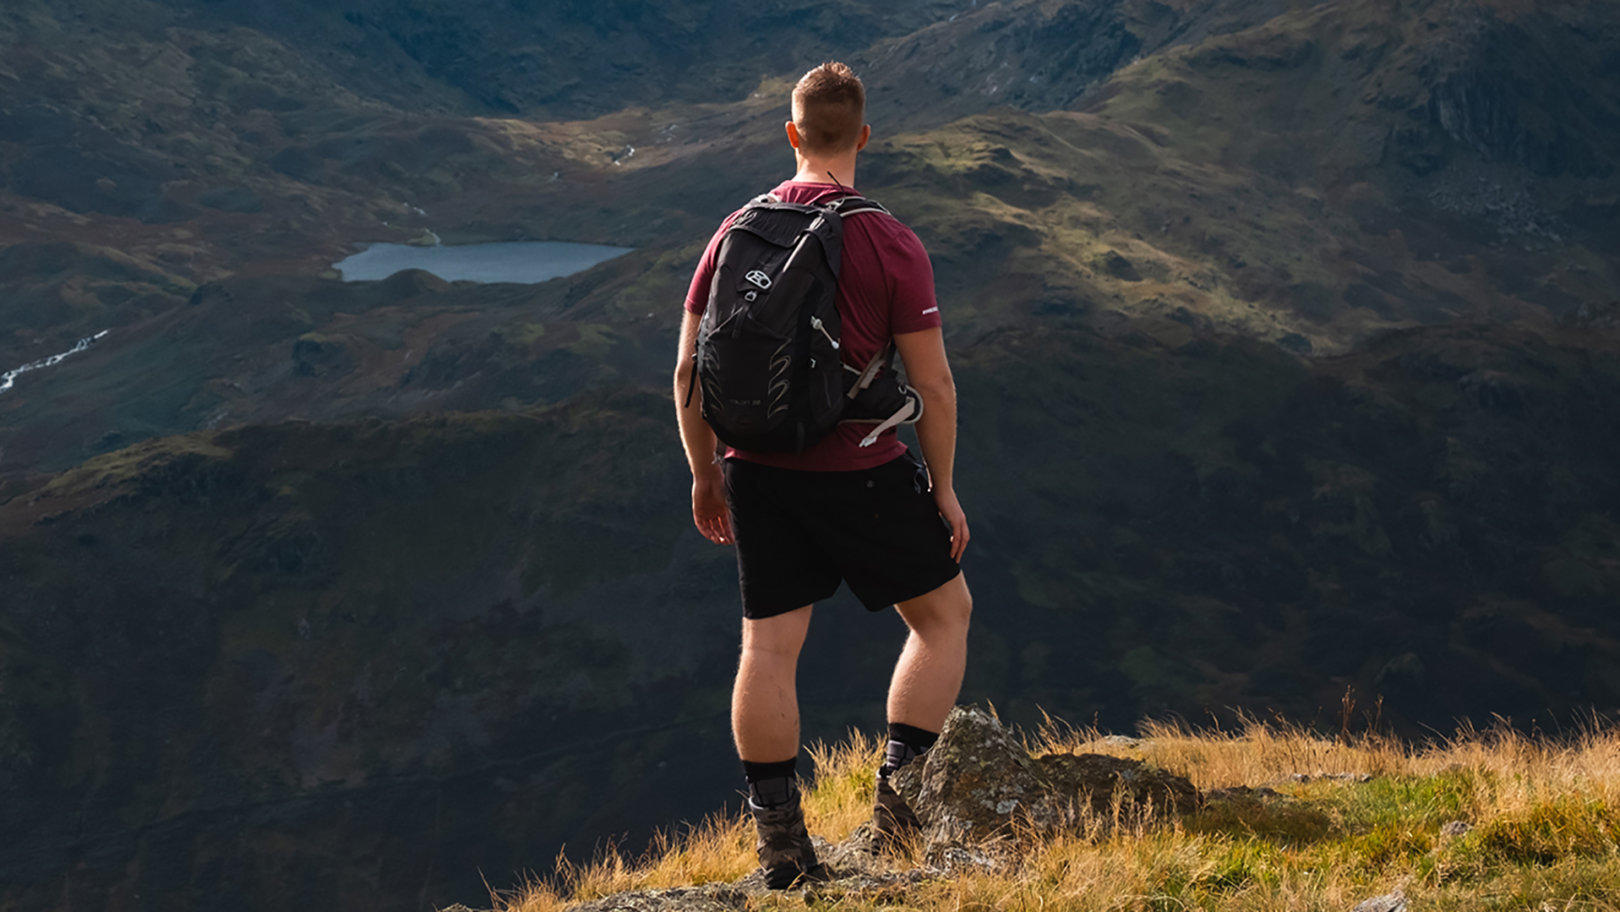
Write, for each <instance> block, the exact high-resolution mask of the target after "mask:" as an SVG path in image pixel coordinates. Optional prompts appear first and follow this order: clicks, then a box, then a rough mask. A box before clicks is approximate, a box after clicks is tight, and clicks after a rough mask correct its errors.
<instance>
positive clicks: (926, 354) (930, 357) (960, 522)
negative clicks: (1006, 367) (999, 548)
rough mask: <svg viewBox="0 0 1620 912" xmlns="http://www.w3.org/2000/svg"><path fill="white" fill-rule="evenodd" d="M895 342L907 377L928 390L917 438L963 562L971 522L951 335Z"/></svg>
mask: <svg viewBox="0 0 1620 912" xmlns="http://www.w3.org/2000/svg"><path fill="white" fill-rule="evenodd" d="M894 345H895V348H896V349H897V350H898V351H899V353H900V360H901V361H902V362H903V363H904V364H905V366H906V382H908V383H910V384H911V386H912V388H914V389H915V390H916V391H917V392H918V393H920V394H922V399H923V413H922V417H921V418H919V419H917V442H918V443H919V444H921V445H922V451H923V459H925V460H927V462H928V475H929V478H930V479H931V480H932V481H933V484H934V504H935V506H937V507H938V508H939V515H940V516H941V517H943V518H944V519H945V522H946V523H947V524H949V525H950V527H951V559H952V560H956V561H960V560H961V559H962V552H964V551H966V550H967V544H968V524H967V516H966V514H964V513H963V512H962V504H961V502H960V501H959V500H957V498H956V482H955V476H954V472H955V469H956V381H955V380H954V379H953V378H952V377H951V365H950V362H949V361H947V360H946V358H945V334H944V331H943V330H941V329H939V328H938V327H935V328H933V329H925V330H921V331H919V332H909V333H899V334H897V335H895V337H894Z"/></svg>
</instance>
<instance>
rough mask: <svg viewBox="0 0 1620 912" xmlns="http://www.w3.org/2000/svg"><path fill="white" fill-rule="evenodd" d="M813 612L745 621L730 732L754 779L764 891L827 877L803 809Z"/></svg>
mask: <svg viewBox="0 0 1620 912" xmlns="http://www.w3.org/2000/svg"><path fill="white" fill-rule="evenodd" d="M809 629H810V606H809V605H806V606H804V607H803V608H797V609H795V610H793V611H789V612H787V613H786V614H779V615H775V616H773V617H768V618H759V619H754V618H747V619H744V620H743V645H742V659H741V661H739V662H738V663H737V681H736V684H735V686H733V688H732V691H731V731H732V736H733V737H734V738H735V739H736V741H737V756H738V757H740V758H741V759H742V765H743V774H744V775H745V776H746V777H747V779H748V806H749V811H750V812H752V814H753V815H754V823H755V827H756V829H757V830H758V836H759V838H758V841H757V843H756V844H755V848H756V849H757V851H758V853H759V865H760V868H761V870H762V871H763V872H764V875H765V885H766V886H767V887H770V888H771V889H773V890H781V889H785V888H787V887H789V886H792V885H793V884H794V883H795V882H797V881H798V880H799V879H800V878H802V877H810V878H817V877H821V876H823V871H824V869H823V868H822V866H821V863H820V861H819V860H817V858H816V851H815V848H814V846H812V845H811V843H810V834H809V832H808V831H806V829H805V826H804V811H803V810H802V809H801V808H800V806H799V782H798V778H797V776H798V773H797V769H796V767H797V765H798V760H799V699H798V692H797V688H796V686H795V679H796V677H797V672H798V667H799V650H800V649H801V648H802V647H803V646H804V637H805V634H806V633H807V632H808V631H809Z"/></svg>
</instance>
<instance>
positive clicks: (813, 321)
mask: <svg viewBox="0 0 1620 912" xmlns="http://www.w3.org/2000/svg"><path fill="white" fill-rule="evenodd" d="M810 326H811V328H812V329H815V330H816V331H818V332H820V333H821V334H822V335H824V336H826V337H827V341H828V342H831V343H832V347H833V351H838V340H837V339H834V338H833V337H832V333H830V332H828V331H827V325H826V324H825V323H822V322H821V318H820V317H816V316H812V317H811V318H810Z"/></svg>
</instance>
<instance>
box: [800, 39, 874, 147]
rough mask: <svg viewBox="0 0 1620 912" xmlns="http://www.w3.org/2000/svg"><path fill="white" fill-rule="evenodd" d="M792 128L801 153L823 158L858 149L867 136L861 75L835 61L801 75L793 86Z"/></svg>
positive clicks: (864, 90)
mask: <svg viewBox="0 0 1620 912" xmlns="http://www.w3.org/2000/svg"><path fill="white" fill-rule="evenodd" d="M793 127H794V128H795V130H796V131H797V137H798V142H796V143H795V146H796V147H797V148H798V150H799V152H800V154H802V155H808V156H811V157H824V156H831V155H842V154H845V153H847V152H853V151H855V150H857V149H859V148H860V147H861V146H862V145H864V144H865V140H866V137H867V131H866V87H865V86H864V85H862V84H861V80H860V77H858V76H856V75H855V71H854V70H851V69H850V68H849V67H847V66H845V65H844V64H842V63H838V62H836V61H829V62H827V63H824V64H822V65H821V66H818V67H816V68H815V69H813V70H811V71H810V72H808V73H806V74H804V76H803V77H801V78H800V79H799V84H798V85H796V86H794V87H793ZM789 135H790V137H791V136H792V133H790V134H789Z"/></svg>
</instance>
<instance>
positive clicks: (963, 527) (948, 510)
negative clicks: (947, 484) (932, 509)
mask: <svg viewBox="0 0 1620 912" xmlns="http://www.w3.org/2000/svg"><path fill="white" fill-rule="evenodd" d="M934 505H935V506H937V507H939V515H940V518H941V519H943V520H945V522H946V524H947V525H949V526H950V527H951V560H953V561H956V562H958V563H960V562H961V560H962V552H964V551H966V550H967V545H968V539H969V538H970V537H971V536H969V534H968V524H967V514H965V513H963V512H962V504H961V502H959V501H958V500H957V499H956V492H955V491H953V490H951V489H950V488H942V487H939V486H937V485H936V486H935V487H934Z"/></svg>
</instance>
